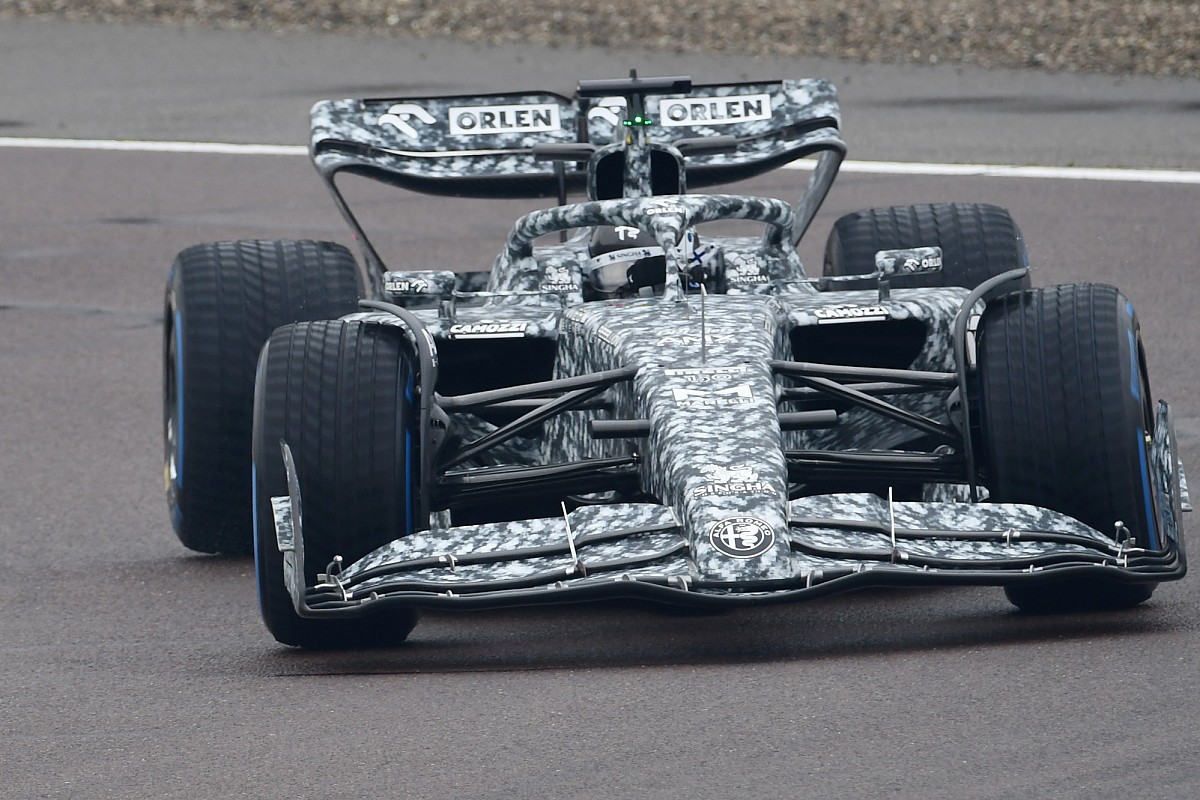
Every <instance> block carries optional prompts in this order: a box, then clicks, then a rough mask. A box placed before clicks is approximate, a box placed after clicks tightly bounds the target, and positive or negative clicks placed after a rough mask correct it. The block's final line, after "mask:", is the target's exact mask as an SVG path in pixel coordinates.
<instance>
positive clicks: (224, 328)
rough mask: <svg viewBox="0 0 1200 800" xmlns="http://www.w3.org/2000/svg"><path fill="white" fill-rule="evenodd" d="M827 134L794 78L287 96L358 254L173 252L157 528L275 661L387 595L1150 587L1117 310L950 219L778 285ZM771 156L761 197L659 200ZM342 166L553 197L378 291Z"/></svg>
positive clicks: (920, 218) (1177, 488)
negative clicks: (230, 568)
mask: <svg viewBox="0 0 1200 800" xmlns="http://www.w3.org/2000/svg"><path fill="white" fill-rule="evenodd" d="M839 122H840V118H839V109H838V103H837V96H836V93H835V90H834V88H833V86H832V85H831V84H829V83H828V82H825V81H819V80H794V81H793V80H788V81H778V82H759V83H740V84H728V85H693V84H692V81H691V79H690V78H686V77H667V78H638V77H637V76H636V73H631V76H630V77H629V78H621V79H613V80H594V81H581V82H580V83H579V87H578V93H577V94H576V96H575V97H573V98H567V97H563V96H560V95H556V94H550V93H545V92H533V93H519V94H497V95H485V96H466V97H447V98H392V99H383V100H338V101H329V102H322V103H318V104H317V105H316V106H315V107H314V108H313V111H312V143H311V153H312V157H313V161H314V163H315V165H316V167H317V169H318V171H319V172H320V174H321V175H322V177H323V178H324V179H325V181H326V182H327V184H328V185H329V188H330V189H331V190H332V192H333V196H334V198H335V201H336V203H337V205H338V207H339V209H340V211H341V212H342V214H343V215H344V216H345V218H346V220H347V221H348V222H349V224H350V226H351V229H352V230H353V232H354V234H355V235H356V239H357V240H358V242H359V243H360V244H361V247H362V256H363V262H364V263H363V264H362V268H361V269H360V266H359V264H358V263H357V262H356V261H355V259H354V257H353V256H352V255H351V254H350V252H349V251H347V250H346V249H345V248H343V247H342V246H340V245H337V244H332V243H326V242H314V241H239V242H222V243H215V244H206V245H200V246H197V247H192V248H189V249H187V250H185V251H183V252H182V253H181V254H180V255H179V257H178V259H177V260H176V262H175V265H174V267H173V268H172V272H171V276H170V278H169V280H168V288H167V294H166V316H165V319H166V327H165V334H164V372H165V378H164V399H165V412H164V433H165V441H166V446H165V455H166V459H165V461H166V466H165V470H166V477H165V482H166V488H167V494H168V498H169V506H170V510H171V515H172V520H173V524H174V527H175V530H176V531H177V533H178V535H179V537H180V539H181V540H182V541H183V543H184V544H185V545H186V546H188V547H189V548H192V549H195V550H200V551H205V552H228V553H238V552H245V551H248V550H250V549H251V548H252V549H253V550H254V552H255V556H256V567H257V575H258V587H259V598H260V603H261V609H262V614H263V617H264V619H265V621H266V624H267V627H268V629H269V630H270V631H271V633H272V634H273V635H274V636H275V638H276V639H278V640H279V641H280V642H283V643H286V644H290V645H299V646H306V647H331V646H359V645H366V644H373V643H395V642H399V641H401V640H403V639H404V638H405V637H406V636H407V635H408V633H409V631H410V630H411V629H412V627H413V625H414V624H415V621H416V614H417V611H418V610H419V609H421V608H487V607H500V606H517V605H533V604H540V603H567V602H579V601H583V600H589V599H609V598H622V599H638V600H642V601H645V602H647V603H651V604H661V605H664V606H679V607H685V608H700V609H705V608H710V609H719V608H722V607H731V606H737V605H746V604H763V603H774V602H784V601H792V600H799V599H804V598H810V597H817V596H821V595H825V594H829V593H832V592H838V591H844V590H849V589H854V588H860V587H880V586H892V587H898V586H928V585H943V584H958V585H997V586H1003V587H1004V588H1005V591H1006V592H1007V594H1008V597H1009V599H1010V600H1011V601H1012V602H1013V603H1015V604H1016V605H1017V606H1018V607H1020V608H1021V609H1025V610H1033V611H1045V610H1051V611H1052V610H1064V609H1094V608H1120V607H1127V606H1132V605H1135V604H1137V603H1140V602H1142V601H1144V600H1146V599H1147V598H1149V597H1150V595H1151V593H1152V592H1153V590H1154V588H1155V586H1156V585H1157V584H1158V583H1160V582H1163V581H1168V580H1175V579H1178V578H1181V577H1183V575H1184V573H1185V571H1186V562H1185V558H1184V552H1183V536H1182V526H1181V512H1182V511H1183V510H1185V508H1187V507H1188V503H1187V493H1186V486H1185V484H1184V483H1183V473H1182V469H1181V466H1180V464H1179V462H1178V459H1177V456H1176V449H1175V443H1174V438H1173V432H1172V423H1171V414H1170V410H1169V408H1168V406H1167V404H1166V403H1163V402H1158V403H1157V404H1156V403H1154V402H1153V401H1152V399H1151V396H1150V384H1149V379H1148V376H1147V370H1146V364H1145V359H1144V355H1143V352H1142V346H1141V341H1140V335H1139V328H1138V321H1137V317H1136V316H1135V314H1134V312H1133V308H1132V306H1131V304H1130V303H1129V301H1128V300H1126V298H1125V297H1124V296H1122V294H1121V293H1120V292H1119V291H1118V290H1117V289H1115V288H1113V287H1111V286H1104V285H1092V284H1080V285H1068V286H1052V287H1046V288H1030V280H1029V266H1028V259H1027V256H1026V248H1025V243H1024V241H1023V239H1022V236H1021V233H1020V231H1019V229H1018V227H1017V225H1016V224H1015V223H1014V222H1013V220H1012V218H1011V217H1010V216H1009V214H1008V212H1006V211H1005V210H1003V209H1001V208H997V207H995V206H990V205H983V204H930V205H914V206H904V207H892V208H877V209H870V210H866V211H861V212H857V213H854V214H849V215H847V216H845V217H842V218H841V219H839V220H838V221H837V223H836V224H835V225H834V226H833V229H832V232H831V234H830V237H829V240H828V244H827V247H826V257H825V265H824V274H823V275H822V276H820V277H815V276H809V275H808V274H806V272H805V270H804V268H803V266H802V265H801V264H800V262H799V260H798V257H797V254H796V250H795V245H796V243H797V242H798V241H799V240H800V238H801V237H802V236H803V235H804V233H805V231H806V230H807V229H808V228H809V225H810V223H811V222H812V220H813V217H814V216H815V214H816V213H817V211H818V209H819V207H820V206H821V203H822V201H823V200H824V198H825V196H826V194H827V192H828V191H829V188H830V186H831V184H832V182H833V180H834V177H835V176H836V174H837V172H838V168H839V166H840V164H841V162H842V159H843V157H844V154H845V145H844V144H843V142H842V140H841V138H840V136H839V130H838V129H839ZM807 156H813V157H814V158H815V164H814V167H813V170H812V173H811V176H810V178H809V180H808V186H807V190H806V191H805V192H804V194H803V196H802V197H801V198H800V200H799V202H797V203H796V204H795V205H793V204H790V203H788V202H785V201H783V200H779V199H775V198H769V197H747V196H740V195H730V194H698V193H693V192H694V190H696V189H699V188H702V187H706V186H712V185H714V184H720V183H727V182H731V181H736V180H742V179H746V178H750V177H753V176H755V175H759V174H761V173H764V172H766V171H768V170H772V169H775V168H778V167H781V166H783V165H785V164H788V163H789V162H792V161H794V160H796V159H800V158H803V157H807ZM343 172H345V173H354V174H358V175H365V176H368V177H370V178H374V179H378V180H380V181H383V182H386V183H390V184H394V185H396V186H399V187H402V188H406V189H411V190H416V191H419V192H426V193H434V194H444V195H452V196H467V197H521V198H535V197H551V198H557V201H558V204H557V205H555V206H553V207H551V208H547V209H545V210H539V211H534V212H532V213H529V214H526V215H525V216H523V217H521V218H520V219H518V220H517V222H516V224H515V226H514V227H513V228H512V230H511V232H510V233H509V235H508V238H507V240H506V241H505V242H504V243H503V244H502V245H501V248H500V252H499V255H498V256H497V257H496V259H495V262H494V264H493V266H492V268H491V270H490V271H487V272H478V273H456V272H452V271H443V270H408V271H399V270H392V269H389V268H388V267H387V266H385V264H384V263H383V260H382V259H381V257H380V255H379V253H378V252H377V250H376V248H375V247H374V246H373V244H372V242H371V239H369V238H368V237H367V234H366V232H365V231H364V230H363V226H362V225H361V224H360V223H359V221H358V219H357V218H356V216H355V215H354V213H352V212H351V210H350V208H349V206H348V204H347V202H346V201H345V199H344V197H343V194H342V193H341V191H340V190H339V188H338V186H337V185H336V183H335V180H334V178H335V176H336V175H338V174H340V173H343ZM580 194H582V195H584V199H582V200H581V201H580V202H570V203H569V202H568V198H569V197H570V196H572V195H576V196H578V195H580ZM723 220H746V221H750V222H753V223H758V224H759V225H761V233H759V234H757V235H753V236H720V235H714V234H712V233H710V232H709V231H710V229H711V227H712V226H708V227H705V226H706V225H708V223H714V222H719V221H723Z"/></svg>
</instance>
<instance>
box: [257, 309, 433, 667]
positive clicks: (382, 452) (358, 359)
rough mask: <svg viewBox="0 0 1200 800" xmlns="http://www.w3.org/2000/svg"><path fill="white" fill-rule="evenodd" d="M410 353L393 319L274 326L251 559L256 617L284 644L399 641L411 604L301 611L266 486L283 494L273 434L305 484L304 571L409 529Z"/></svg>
mask: <svg viewBox="0 0 1200 800" xmlns="http://www.w3.org/2000/svg"><path fill="white" fill-rule="evenodd" d="M413 363H414V356H413V355H412V350H411V348H410V346H409V345H408V342H407V340H406V339H405V336H404V332H403V331H402V330H401V329H399V328H397V327H394V326H388V325H379V324H367V323H362V322H344V321H339V320H335V321H323V322H306V323H297V324H294V325H287V326H284V327H282V328H279V329H278V330H276V331H275V332H274V333H273V334H272V335H271V338H270V340H269V341H268V343H267V346H266V347H265V348H264V349H263V352H262V357H261V359H260V361H259V367H258V374H257V376H256V381H255V398H254V447H253V458H254V519H255V534H254V536H255V567H256V572H257V577H258V592H259V604H260V608H261V610H262V616H263V621H264V622H265V623H266V626H267V629H268V630H269V631H270V632H271V634H272V635H273V636H274V637H275V638H276V639H277V640H278V641H280V642H282V643H283V644H288V645H294V646H297V647H308V648H342V647H369V646H386V645H394V644H399V643H400V642H402V641H404V639H405V638H406V637H407V636H408V634H409V632H410V631H411V630H412V628H413V626H414V625H415V624H416V621H417V614H416V611H415V610H411V609H400V610H391V611H382V612H379V613H376V614H373V615H369V616H365V617H358V618H341V619H333V620H328V619H310V618H304V617H300V616H299V615H298V614H297V613H296V611H295V607H294V605H293V603H292V599H291V596H290V595H289V593H288V591H287V588H286V585H285V583H284V557H283V554H282V553H281V552H280V550H279V547H278V540H277V538H276V530H275V523H274V516H273V513H272V507H271V500H270V498H272V497H281V496H286V495H287V494H288V485H287V474H286V470H285V469H284V462H283V457H282V454H281V447H280V441H281V440H282V441H285V442H287V444H288V447H289V448H290V449H291V452H292V458H293V460H294V462H295V466H296V477H297V480H298V483H299V487H300V498H301V514H302V533H303V544H304V569H305V573H306V574H305V575H304V580H305V582H306V584H307V585H313V584H314V583H315V582H316V576H317V573H319V572H325V570H326V568H327V566H328V565H329V563H330V562H331V561H332V560H333V559H334V557H335V556H341V557H342V559H343V561H342V563H343V564H344V565H349V564H351V563H353V562H354V561H356V560H358V559H359V558H361V557H362V556H364V555H366V554H367V553H369V552H371V551H372V550H375V549H376V548H378V547H380V546H382V545H384V544H387V543H388V542H390V541H392V540H393V539H396V538H399V537H400V536H401V535H403V534H405V533H408V532H410V531H412V529H413V517H412V515H413V510H412V507H411V504H410V501H411V500H413V499H415V498H414V496H413V492H412V486H413V480H414V478H413V469H414V467H413V466H412V464H413V456H414V454H413V442H412V435H413V407H412V397H413V391H414V381H415V374H414V373H415V371H414V369H413V366H412V365H413Z"/></svg>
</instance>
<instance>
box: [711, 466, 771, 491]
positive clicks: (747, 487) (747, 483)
mask: <svg viewBox="0 0 1200 800" xmlns="http://www.w3.org/2000/svg"><path fill="white" fill-rule="evenodd" d="M700 471H701V472H703V473H704V474H705V476H706V477H707V478H708V479H709V481H710V482H709V483H705V484H702V485H700V486H698V487H696V488H695V489H693V490H692V497H728V496H731V495H741V494H775V493H776V492H775V487H774V486H772V485H771V482H770V481H764V480H761V479H760V478H759V476H758V472H757V470H755V469H754V468H753V467H750V466H746V465H738V466H731V467H716V466H706V467H701V468H700Z"/></svg>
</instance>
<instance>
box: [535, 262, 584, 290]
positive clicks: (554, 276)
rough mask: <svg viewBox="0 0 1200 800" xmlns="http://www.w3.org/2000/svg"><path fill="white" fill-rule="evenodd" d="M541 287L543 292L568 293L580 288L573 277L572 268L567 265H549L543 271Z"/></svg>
mask: <svg viewBox="0 0 1200 800" xmlns="http://www.w3.org/2000/svg"><path fill="white" fill-rule="evenodd" d="M541 289H542V291H543V292H558V293H560V294H567V293H569V292H574V291H578V290H579V286H578V285H577V284H576V283H575V281H574V280H572V278H571V270H569V269H567V268H566V267H559V266H549V267H547V268H546V271H545V272H544V273H542V283H541Z"/></svg>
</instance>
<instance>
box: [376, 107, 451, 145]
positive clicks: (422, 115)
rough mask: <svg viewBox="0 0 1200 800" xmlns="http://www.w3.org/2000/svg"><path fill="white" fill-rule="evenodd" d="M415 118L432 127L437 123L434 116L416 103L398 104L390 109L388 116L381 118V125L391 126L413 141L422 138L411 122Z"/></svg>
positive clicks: (384, 115)
mask: <svg viewBox="0 0 1200 800" xmlns="http://www.w3.org/2000/svg"><path fill="white" fill-rule="evenodd" d="M414 118H415V119H416V120H417V121H419V122H423V123H424V124H426V125H432V124H434V123H435V122H437V120H435V119H434V118H433V115H432V114H430V113H429V112H428V111H426V110H425V109H423V108H421V107H420V106H419V105H416V104H415V103H396V104H395V105H394V106H391V107H390V108H388V110H387V113H386V114H383V115H382V116H380V117H379V124H380V125H391V126H392V127H393V128H395V129H397V130H398V131H400V132H401V133H403V134H404V135H405V136H408V137H409V138H411V139H419V138H421V136H420V134H419V133H417V129H416V128H414V127H413V125H412V123H411V122H410V121H409V120H412V119H414Z"/></svg>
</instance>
